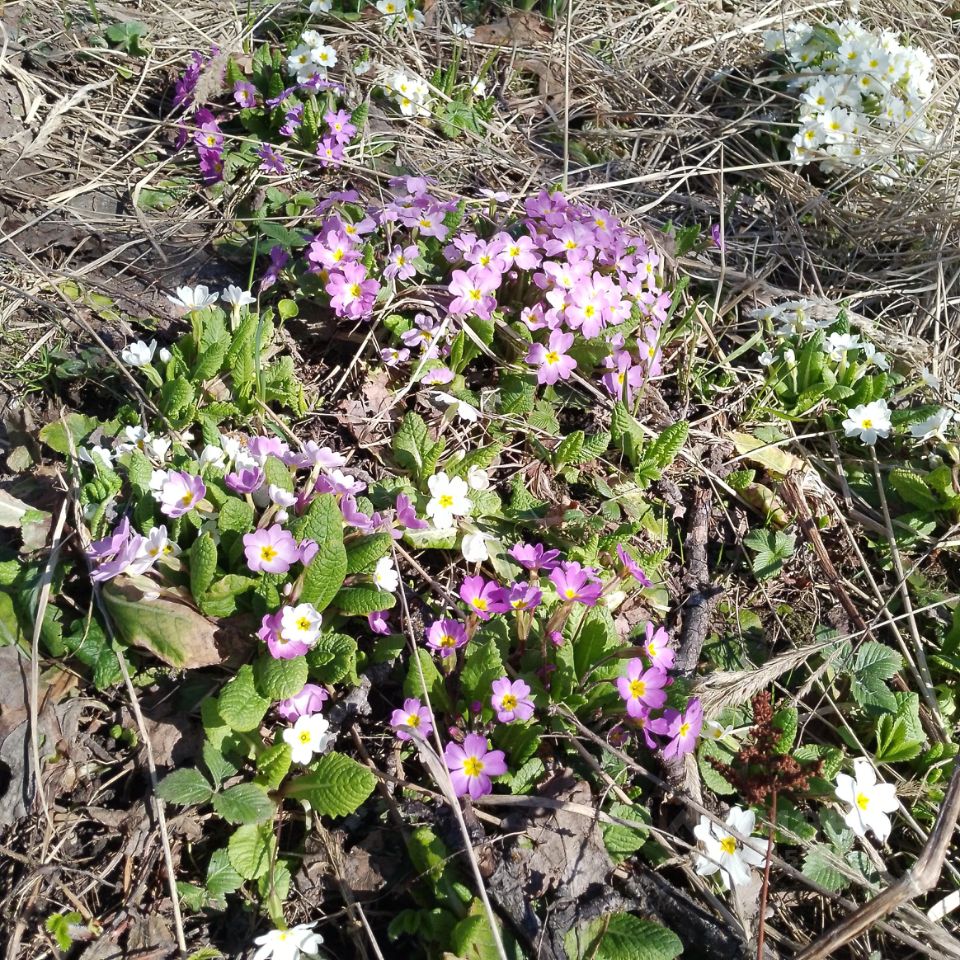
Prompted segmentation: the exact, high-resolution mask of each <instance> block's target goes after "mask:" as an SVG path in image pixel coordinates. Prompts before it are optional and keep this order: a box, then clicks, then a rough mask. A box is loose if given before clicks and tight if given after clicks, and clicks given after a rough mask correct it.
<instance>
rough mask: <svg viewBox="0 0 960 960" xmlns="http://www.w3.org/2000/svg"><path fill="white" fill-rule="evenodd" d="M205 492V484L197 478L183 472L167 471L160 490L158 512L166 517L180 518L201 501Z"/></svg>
mask: <svg viewBox="0 0 960 960" xmlns="http://www.w3.org/2000/svg"><path fill="white" fill-rule="evenodd" d="M206 492H207V487H206V484H205V483H204V482H203V481H202V480H201V479H200V478H199V477H195V476H193V474H190V473H186V472H184V471H183V470H179V471H177V470H169V471H167V479H166V480H164V481H163V486H162V487H161V488H160V512H161V513H163V514H165V515H166V516H168V517H182V516H183V515H184V514H185V513H189V511H191V510H192V509H193V508H194V507H195V506H196V505H197V504H198V503H199V502H200V501H201V500H202V499H203V496H204V494H205V493H206Z"/></svg>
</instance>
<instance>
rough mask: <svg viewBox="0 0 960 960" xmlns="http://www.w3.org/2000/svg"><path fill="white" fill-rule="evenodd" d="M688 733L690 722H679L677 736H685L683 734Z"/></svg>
mask: <svg viewBox="0 0 960 960" xmlns="http://www.w3.org/2000/svg"><path fill="white" fill-rule="evenodd" d="M689 733H690V724H689V723H681V724H680V731H679V736H681V737H685V736H687V735H688V734H689Z"/></svg>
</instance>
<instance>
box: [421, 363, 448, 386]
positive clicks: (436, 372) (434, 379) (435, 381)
mask: <svg viewBox="0 0 960 960" xmlns="http://www.w3.org/2000/svg"><path fill="white" fill-rule="evenodd" d="M454 376H455V374H454V372H453V371H452V370H451V369H450V368H449V367H434V368H433V369H432V370H428V371H427V372H426V373H425V374H424V375H423V382H424V383H425V384H427V385H428V386H431V387H439V386H442V385H443V384H445V383H449V382H450V381H451V380H452V379H453V378H454Z"/></svg>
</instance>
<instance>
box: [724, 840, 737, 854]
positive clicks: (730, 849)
mask: <svg viewBox="0 0 960 960" xmlns="http://www.w3.org/2000/svg"><path fill="white" fill-rule="evenodd" d="M720 849H721V850H722V851H723V852H724V853H726V854H727V855H729V856H731V857H732V856H733V855H734V854H735V853H736V852H737V841H736V840H734V838H733V837H724V838H723V839H722V840H721V841H720Z"/></svg>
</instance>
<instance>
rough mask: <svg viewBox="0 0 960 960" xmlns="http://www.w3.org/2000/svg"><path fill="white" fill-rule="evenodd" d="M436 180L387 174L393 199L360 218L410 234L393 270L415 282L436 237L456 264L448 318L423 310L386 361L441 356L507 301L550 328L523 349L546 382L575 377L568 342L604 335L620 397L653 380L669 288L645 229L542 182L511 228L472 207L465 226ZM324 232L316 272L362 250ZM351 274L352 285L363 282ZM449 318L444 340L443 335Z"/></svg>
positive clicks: (532, 326)
mask: <svg viewBox="0 0 960 960" xmlns="http://www.w3.org/2000/svg"><path fill="white" fill-rule="evenodd" d="M430 186H431V184H430V181H429V180H427V179H426V178H423V177H403V178H397V179H395V180H393V181H391V188H392V189H393V190H394V191H395V196H394V197H393V198H392V199H391V200H389V201H388V202H387V203H386V204H385V205H384V206H383V207H368V208H367V210H366V211H365V214H364V216H363V220H362V222H363V223H368V222H369V223H370V224H371V229H370V231H368V232H372V230H373V229H375V228H377V227H380V226H382V225H383V224H384V223H387V222H389V223H396V224H398V225H399V227H400V228H402V229H403V230H405V231H406V232H405V233H402V232H399V231H398V230H397V229H394V230H393V231H391V246H390V247H389V249H388V250H385V251H384V256H385V261H386V262H385V266H384V268H383V276H384V277H385V278H386V279H389V280H392V281H393V282H394V283H397V284H399V283H401V282H407V283H411V284H412V283H415V282H416V277H417V274H418V273H419V272H421V271H420V269H419V267H418V266H417V262H418V261H419V260H421V259H422V258H423V257H424V256H427V255H428V254H429V253H430V251H429V250H428V248H427V247H425V245H424V244H425V241H428V240H429V239H430V238H435V240H436V241H438V242H440V243H444V244H445V245H444V247H443V251H442V252H443V256H444V258H445V259H446V261H447V263H448V264H449V265H450V272H449V280H448V281H447V283H446V297H445V302H446V308H445V309H446V314H447V316H446V318H444V317H443V316H442V312H443V311H442V308H441V309H440V310H439V311H438V313H439V315H428V314H426V313H423V312H421V313H419V314H418V315H417V316H416V318H415V319H414V326H412V327H410V328H409V329H408V330H406V331H405V332H404V333H402V334H401V337H402V340H403V347H397V348H390V349H388V350H385V351H384V360H385V362H387V363H388V364H389V365H391V366H396V365H397V364H399V363H403V362H405V361H407V360H409V359H410V357H411V351H412V350H414V349H415V348H418V347H419V349H420V351H421V355H422V358H423V359H428V360H435V359H441V360H442V359H443V358H444V357H445V356H446V355H447V353H448V352H449V343H450V341H451V340H452V339H453V338H454V337H455V336H456V335H457V333H458V332H459V330H460V329H461V322H462V321H463V320H464V319H465V318H468V317H478V318H480V319H486V320H488V319H490V318H491V317H492V316H493V314H494V312H495V311H498V310H499V311H501V312H503V313H504V314H505V315H506V316H508V317H509V316H513V317H515V318H519V319H521V320H522V321H523V322H524V323H525V324H526V325H527V327H528V328H529V330H530V332H531V333H532V334H534V335H536V334H537V332H538V331H543V334H544V335H543V339H542V340H537V341H536V342H534V343H532V344H531V345H530V348H529V350H528V352H527V355H526V360H527V362H528V363H529V364H531V365H532V366H533V368H534V370H535V372H536V375H537V380H538V382H539V383H541V384H554V383H557V382H558V381H562V380H567V379H569V378H570V376H571V375H572V373H573V371H574V370H576V369H577V360H576V359H575V357H574V356H572V355H571V351H573V352H575V351H576V346H577V343H578V341H580V340H590V341H597V340H598V339H602V341H603V342H605V344H606V346H607V348H608V351H609V352H608V353H607V355H606V357H605V359H604V360H603V373H602V374H601V375H600V380H601V383H602V384H603V386H604V387H605V388H606V389H607V390H608V392H609V393H610V394H611V395H613V396H615V397H617V398H622V399H624V400H626V401H627V402H629V401H630V400H631V399H632V396H633V392H634V391H635V390H637V389H639V388H640V387H641V386H642V384H643V383H644V382H645V380H646V379H648V378H649V377H652V376H657V375H659V374H660V372H661V354H660V347H659V334H660V328H661V326H662V324H663V322H664V320H665V319H666V316H667V313H668V310H669V308H670V303H671V296H670V293H669V292H668V291H665V290H663V289H662V288H661V286H660V283H661V280H660V268H661V262H660V257H659V256H658V254H657V253H656V252H655V251H653V250H652V249H651V248H650V246H649V245H648V243H647V241H646V240H645V239H644V238H643V237H641V236H638V235H637V234H635V233H632V232H631V231H629V230H628V229H627V228H626V227H625V226H624V224H623V223H622V222H621V221H620V220H619V219H618V218H616V217H615V216H613V214H611V213H610V212H609V211H608V210H605V209H602V208H598V207H591V206H586V205H583V204H579V203H574V202H571V201H569V200H567V198H566V197H565V196H564V195H563V194H562V193H559V192H554V193H548V192H546V191H544V192H541V193H540V194H538V195H537V196H535V197H531V198H528V199H527V200H526V201H525V204H524V216H523V217H521V218H520V219H519V221H517V222H516V223H515V224H513V225H510V226H509V229H504V226H505V225H504V224H503V223H495V222H493V221H492V220H487V219H485V215H484V214H481V213H474V212H472V211H471V213H470V215H469V216H468V217H467V218H466V219H465V220H464V225H463V226H460V227H451V226H449V225H448V223H452V222H454V221H452V220H450V219H449V217H448V215H449V214H450V213H451V211H452V210H453V209H454V208H455V207H456V204H455V203H454V202H447V201H440V200H439V199H438V198H436V197H435V196H434V195H433V194H432V193H431V192H430ZM328 232H329V228H328V226H327V224H326V223H325V224H324V226H323V227H321V230H320V235H319V236H318V238H317V239H316V240H315V241H314V244H313V245H312V246H311V250H310V251H309V252H308V259H309V260H310V262H311V264H313V267H312V269H316V268H318V265H319V267H320V268H322V269H327V270H332V269H336V267H335V265H334V264H333V263H331V262H329V261H331V260H334V259H337V258H340V259H343V258H345V257H350V258H357V257H359V252H358V251H357V250H356V249H351V248H350V246H349V245H347V246H345V245H344V244H343V242H342V240H343V238H342V237H341V236H339V235H337V236H334V237H331V238H329V239H328V238H327V233H328ZM371 239H372V238H371ZM436 249H437V247H436V246H435V247H434V248H433V250H434V251H436ZM354 273H355V274H356V277H353V278H351V280H350V283H351V284H355V283H358V282H360V279H359V278H360V275H359V273H357V272H356V271H354ZM364 278H365V275H364ZM335 289H336V290H337V291H339V290H340V285H339V284H338V285H337V286H336V288H335ZM370 289H371V290H372V289H373V288H372V287H371V288H370ZM328 292H330V290H329V289H328ZM331 295H332V294H331ZM367 299H368V301H369V297H368V298H367ZM332 305H333V307H334V310H335V311H336V312H337V313H338V315H341V316H350V317H353V318H355V317H356V316H360V315H365V314H360V313H353V314H347V313H344V312H342V311H343V309H344V308H343V306H342V305H341V303H340V302H339V299H338V302H337V303H333V304H332ZM441 320H443V321H444V323H443V327H444V331H445V337H444V342H443V343H440V342H438V337H437V336H436V334H437V331H438V328H439V327H440V326H441ZM583 372H584V374H585V375H591V374H592V371H583Z"/></svg>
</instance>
